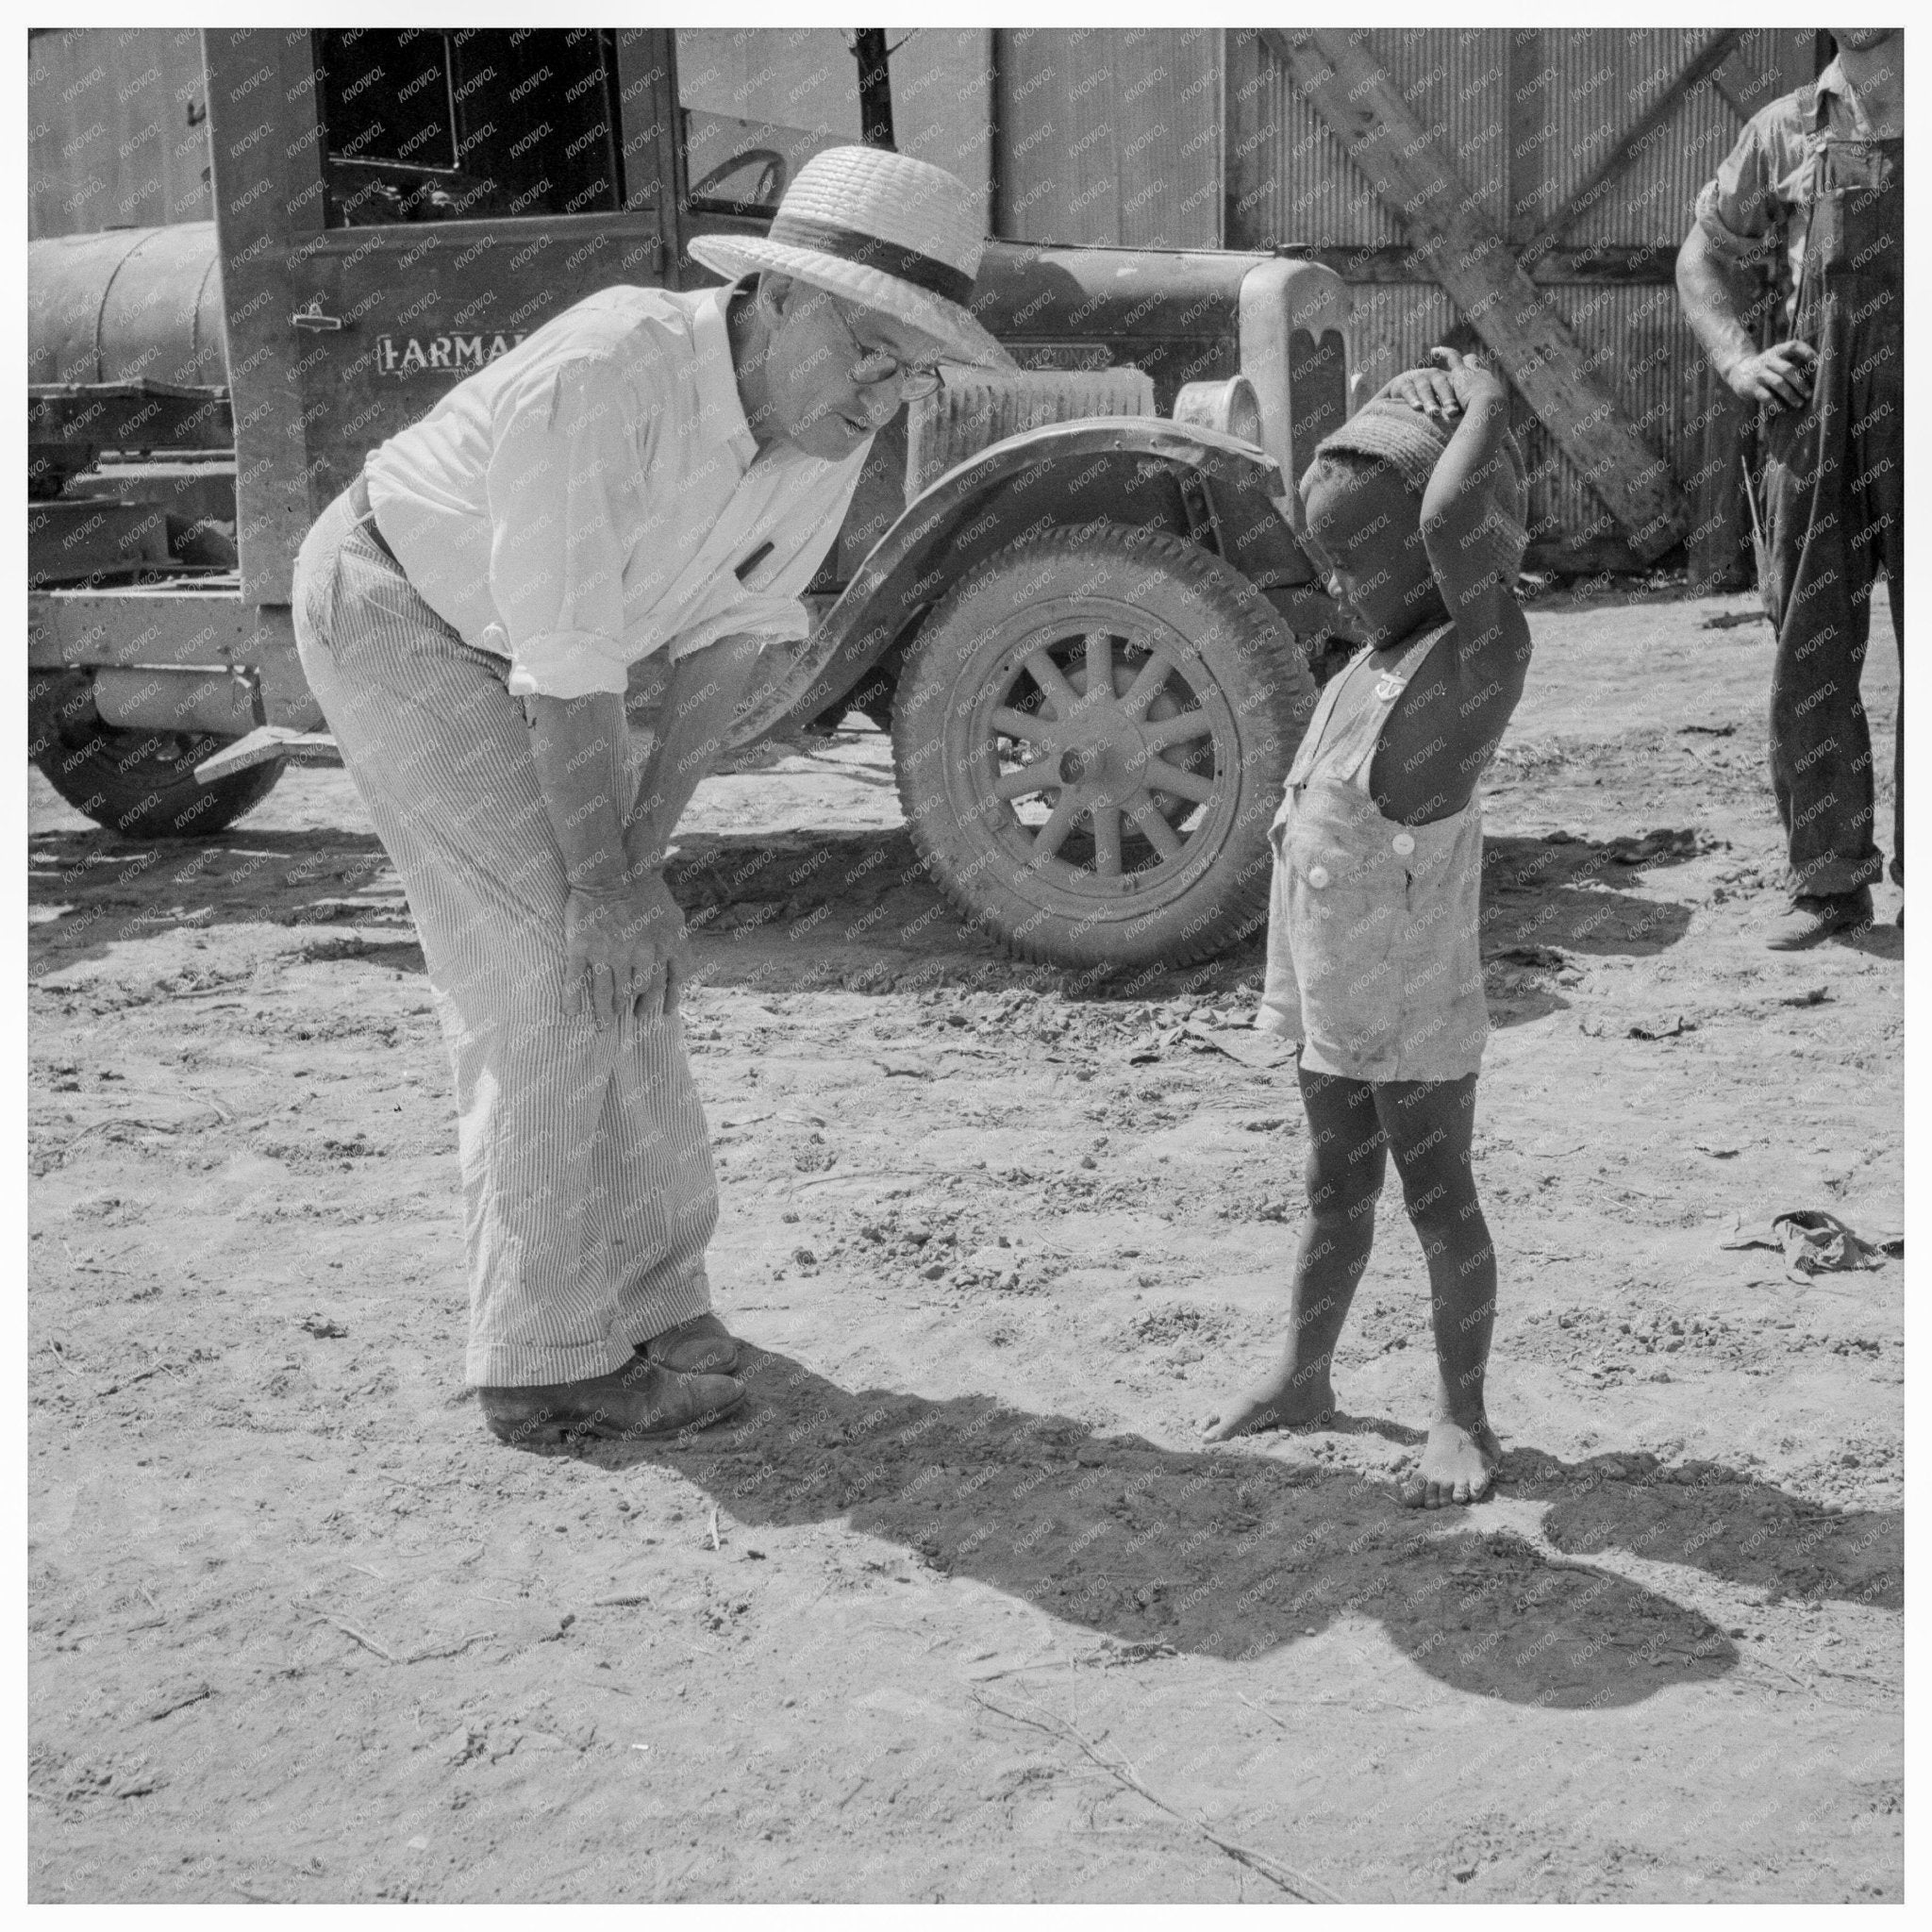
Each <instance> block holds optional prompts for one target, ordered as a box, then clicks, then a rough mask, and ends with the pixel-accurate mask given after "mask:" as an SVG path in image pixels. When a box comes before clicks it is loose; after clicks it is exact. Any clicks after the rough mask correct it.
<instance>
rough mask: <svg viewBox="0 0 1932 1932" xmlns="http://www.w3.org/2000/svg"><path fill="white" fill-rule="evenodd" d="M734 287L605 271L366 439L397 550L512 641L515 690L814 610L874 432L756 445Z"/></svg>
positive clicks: (377, 497)
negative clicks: (857, 438) (742, 390)
mask: <svg viewBox="0 0 1932 1932" xmlns="http://www.w3.org/2000/svg"><path fill="white" fill-rule="evenodd" d="M728 292H729V291H726V290H724V289H701V290H695V291H691V292H689V293H685V294H678V293H675V292H673V291H670V290H667V289H634V288H611V289H603V290H600V291H598V292H597V293H596V294H594V295H591V296H587V297H586V298H585V299H584V300H583V301H581V302H578V303H576V304H575V305H574V306H573V307H571V308H567V309H565V310H564V311H563V313H562V314H561V315H558V316H556V317H554V318H553V319H552V320H551V321H549V322H547V323H545V324H544V325H543V326H542V327H541V328H540V329H538V330H536V331H535V332H534V333H533V334H531V335H530V336H529V337H528V338H527V339H526V340H525V341H521V342H519V343H518V344H517V346H516V347H515V348H513V349H511V350H510V351H509V352H508V354H506V355H503V356H499V357H498V358H496V360H495V361H493V362H491V363H490V364H489V365H488V366H487V367H485V368H483V369H481V370H479V371H478V372H477V373H476V374H475V375H471V376H467V377H465V378H464V380H463V381H461V382H459V383H458V384H457V386H456V387H455V388H454V389H453V390H451V391H449V393H448V394H447V395H445V396H444V397H443V398H442V400H441V402H439V403H438V404H437V405H436V407H435V408H433V409H431V410H430V411H429V413H428V414H427V415H426V416H425V417H424V418H423V420H422V421H421V422H420V423H414V424H411V425H410V426H409V427H408V428H407V429H405V430H403V431H402V432H401V433H400V434H399V435H396V436H392V437H391V438H390V440H389V441H387V442H385V443H384V444H383V445H382V447H381V448H380V449H378V450H376V451H375V453H374V454H373V455H372V456H371V457H370V458H369V459H368V463H367V465H366V469H367V474H368V479H369V501H370V507H371V508H373V509H374V511H375V519H376V522H377V523H378V524H379V525H380V526H381V529H382V534H383V537H384V540H385V541H387V542H388V544H389V546H390V548H391V550H392V551H393V552H394V553H395V558H396V561H397V562H398V563H399V564H401V566H402V567H403V569H404V570H405V571H406V572H407V573H408V577H409V581H410V583H411V584H412V585H413V586H414V587H415V589H416V591H417V592H418V594H419V595H420V596H421V597H422V598H423V600H424V602H425V603H426V604H427V605H428V606H429V607H430V608H431V609H433V610H434V611H435V612H436V613H437V615H438V616H439V617H441V618H442V619H443V621H444V622H445V623H446V624H448V625H451V626H452V627H453V628H454V629H455V630H456V631H457V633H458V635H459V636H460V637H461V638H462V640H463V641H464V642H465V643H468V644H471V645H473V646H475V647H476V648H478V649H481V650H486V651H492V652H494V653H496V654H497V655H498V656H500V657H505V658H508V659H509V664H510V669H509V677H508V686H509V690H510V691H511V693H512V694H513V695H516V696H520V697H521V696H528V695H532V694H536V693H541V694H543V695H546V696H550V697H559V698H571V697H580V696H582V695H583V694H584V693H586V692H588V691H623V690H624V689H625V682H626V674H627V672H628V669H629V667H630V666H631V665H632V664H633V663H635V662H636V661H637V660H638V659H639V658H646V657H649V656H650V655H651V654H652V653H653V652H654V651H658V650H668V651H669V653H670V655H671V656H672V657H673V658H680V657H684V656H686V655H687V654H689V653H690V652H692V651H696V650H702V649H703V648H704V647H705V646H706V645H708V644H712V643H715V642H716V641H718V640H719V639H720V638H723V637H726V636H730V635H732V634H735V633H751V634H753V635H758V636H763V637H765V638H768V639H774V640H780V639H796V638H803V637H804V636H805V635H806V634H807V632H808V629H809V620H808V615H807V612H806V609H805V607H804V605H803V604H801V603H800V602H799V594H800V592H801V591H804V589H805V587H806V585H807V584H808V583H809V582H810V581H811V578H812V575H813V573H814V572H815V571H816V570H817V569H818V566H819V564H820V562H821V561H822V560H823V558H824V555H825V553H826V551H827V550H829V549H830V547H831V545H832V542H833V540H834V539H835V538H836V537H837V535H838V532H839V525H840V524H841V521H842V520H843V518H844V515H845V509H846V506H847V505H848V504H849V503H850V502H851V500H852V492H853V491H854V490H855V489H856V488H857V487H858V476H859V472H860V471H861V470H862V469H863V468H864V466H865V458H866V453H867V451H868V450H869V449H870V448H871V446H872V445H871V442H870V441H869V440H868V441H866V442H863V443H861V444H860V445H859V446H858V449H856V450H855V451H853V453H852V454H851V455H850V456H848V457H846V458H843V459H842V460H841V461H837V462H832V461H827V460H825V459H824V458H819V457H811V456H807V455H806V454H805V453H804V451H802V450H799V449H797V448H795V447H793V446H792V445H791V444H790V443H778V444H775V445H774V446H773V447H772V448H770V449H768V450H765V451H764V452H762V453H760V452H759V450H758V444H757V442H756V441H754V440H753V437H752V433H751V430H750V427H749V426H748V425H747V424H746V422H745V420H744V410H743V408H742V406H741V404H740V402H739V399H738V381H737V376H736V375H735V373H734V371H733V368H732V362H731V346H730V341H729V339H728V335H727V331H726V326H725V321H724V303H725V300H726V297H727V294H728ZM767 545H769V546H770V547H769V548H766V546H767ZM747 565H749V568H746V566H747ZM741 572H742V576H741V575H740V573H741Z"/></svg>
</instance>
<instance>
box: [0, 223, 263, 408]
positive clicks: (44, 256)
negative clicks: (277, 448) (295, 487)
mask: <svg viewBox="0 0 1932 1932" xmlns="http://www.w3.org/2000/svg"><path fill="white" fill-rule="evenodd" d="M26 283H27V380H28V382H30V383H45V382H60V383H66V382H133V381H136V380H138V379H140V378H141V377H142V376H145V377H146V378H147V379H148V380H149V381H150V382H166V383H176V384H180V385H182V386H184V387H187V388H192V389H214V388H220V387H223V386H225V384H226V382H227V380H228V350H227V338H226V332H225V328H224V326H223V323H222V269H221V260H220V257H219V256H218V254H217V252H216V248H215V225H214V224H213V223H212V222H178V223H175V224H174V225H171V226H169V227H165V228H110V229H108V231H107V232H106V233H104V234H99V235H58V236H51V237H48V238H46V239H44V240H42V241H38V242H29V243H28V244H27V270H26ZM222 440H223V439H222V438H220V437H212V438H210V442H211V443H212V442H215V441H222Z"/></svg>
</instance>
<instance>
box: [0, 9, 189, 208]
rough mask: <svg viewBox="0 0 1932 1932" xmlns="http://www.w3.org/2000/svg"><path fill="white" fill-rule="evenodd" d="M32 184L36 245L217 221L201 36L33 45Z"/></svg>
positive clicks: (53, 35) (88, 30)
mask: <svg viewBox="0 0 1932 1932" xmlns="http://www.w3.org/2000/svg"><path fill="white" fill-rule="evenodd" d="M26 178H27V217H26V231H27V235H28V237H29V239H32V238H34V237H37V236H42V235H88V234H92V233H93V232H94V231H95V230H97V229H101V228H128V227H134V228H147V227H159V226H161V225H164V224H166V223H169V222H205V221H208V220H209V219H210V218H211V217H212V215H213V213H214V204H213V203H212V202H211V201H210V200H209V199H208V94H207V92H206V91H205V90H204V88H203V86H202V76H201V35H200V33H199V32H198V31H197V30H196V29H195V28H193V27H127V28H123V29H115V30H108V29H105V28H101V27H62V28H58V29H56V30H54V31H52V32H45V33H40V32H37V33H33V34H31V35H30V36H29V37H28V41H27V177H26Z"/></svg>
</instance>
